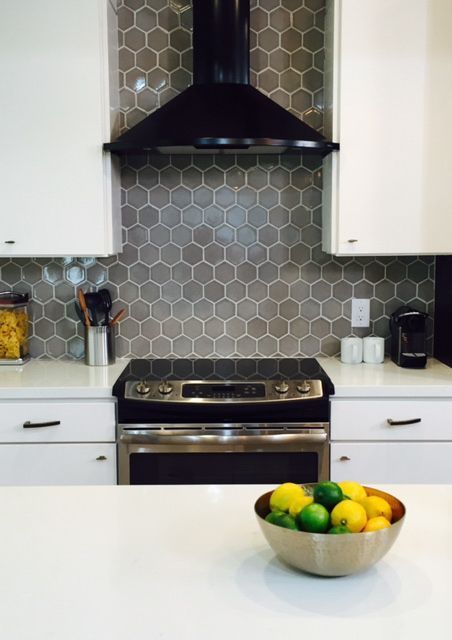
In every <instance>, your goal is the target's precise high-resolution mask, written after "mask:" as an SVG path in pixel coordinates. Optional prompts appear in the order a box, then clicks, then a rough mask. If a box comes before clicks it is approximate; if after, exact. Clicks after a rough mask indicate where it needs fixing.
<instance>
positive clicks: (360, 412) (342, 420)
mask: <svg viewBox="0 0 452 640" xmlns="http://www.w3.org/2000/svg"><path fill="white" fill-rule="evenodd" d="M451 414H452V401H451V400H449V399H444V398H435V399H420V400H418V399H411V398H410V399H407V398H403V399H402V398H393V399H384V398H380V399H378V400H368V399H364V400H360V399H353V400H342V399H333V400H332V402H331V440H333V441H337V440H349V441H361V440H384V441H395V440H408V441H410V440H411V441H415V440H426V441H433V440H443V441H444V440H446V441H447V440H450V441H452V429H451V426H450V419H449V416H450V415H451Z"/></svg>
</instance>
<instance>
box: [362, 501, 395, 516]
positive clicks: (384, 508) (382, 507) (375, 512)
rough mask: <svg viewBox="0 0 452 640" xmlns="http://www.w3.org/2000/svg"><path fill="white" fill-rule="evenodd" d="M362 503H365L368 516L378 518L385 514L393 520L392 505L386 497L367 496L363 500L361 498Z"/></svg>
mask: <svg viewBox="0 0 452 640" xmlns="http://www.w3.org/2000/svg"><path fill="white" fill-rule="evenodd" d="M360 504H362V505H363V507H364V509H365V510H366V514H367V517H368V518H369V520H370V518H376V517H378V516H383V517H384V518H386V520H388V521H389V522H391V520H392V509H391V505H390V504H389V503H388V502H386V500H385V499H384V498H379V497H378V496H367V498H364V499H363V500H360Z"/></svg>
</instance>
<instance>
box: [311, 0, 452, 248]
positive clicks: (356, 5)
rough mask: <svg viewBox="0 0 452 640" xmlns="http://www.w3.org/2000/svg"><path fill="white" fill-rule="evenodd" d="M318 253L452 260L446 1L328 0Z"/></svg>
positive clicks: (451, 72) (450, 49)
mask: <svg viewBox="0 0 452 640" xmlns="http://www.w3.org/2000/svg"><path fill="white" fill-rule="evenodd" d="M327 25H328V26H327V31H326V54H327V56H326V58H327V59H326V74H325V76H326V83H327V86H326V95H327V110H326V111H327V116H328V117H327V122H326V127H325V130H326V134H327V135H328V136H331V137H332V138H333V140H335V141H338V142H340V145H341V148H340V151H339V153H332V154H330V156H328V157H327V158H326V159H325V176H324V182H325V192H324V239H323V241H324V250H325V251H327V252H330V253H334V254H336V255H402V254H440V253H451V252H452V180H451V179H450V167H451V166H452V121H451V117H450V114H451V113H452V83H451V82H450V81H449V79H450V78H451V77H452V38H451V36H450V34H451V32H452V2H448V1H447V0H366V1H365V2H363V1H362V0H331V1H329V3H328V21H327Z"/></svg>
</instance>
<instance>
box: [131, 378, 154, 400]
mask: <svg viewBox="0 0 452 640" xmlns="http://www.w3.org/2000/svg"><path fill="white" fill-rule="evenodd" d="M135 389H136V391H137V393H139V394H141V395H143V396H144V394H146V393H149V391H150V390H151V387H150V386H149V385H148V384H147V383H146V381H145V380H142V381H141V382H138V384H137V385H136V387H135Z"/></svg>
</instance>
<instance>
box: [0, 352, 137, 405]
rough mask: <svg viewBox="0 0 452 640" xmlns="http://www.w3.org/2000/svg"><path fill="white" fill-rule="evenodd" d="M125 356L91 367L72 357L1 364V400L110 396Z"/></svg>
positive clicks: (122, 366)
mask: <svg viewBox="0 0 452 640" xmlns="http://www.w3.org/2000/svg"><path fill="white" fill-rule="evenodd" d="M127 363H128V360H117V361H116V363H115V364H112V365H109V366H106V367H90V366H88V365H86V364H85V363H84V362H79V361H75V360H30V361H29V362H27V363H26V364H24V365H23V366H21V367H15V366H10V365H0V400H1V399H16V398H49V399H51V398H111V396H112V388H113V385H114V383H115V382H116V380H117V378H118V377H119V375H120V374H121V372H122V370H123V369H124V368H125V367H126V365H127Z"/></svg>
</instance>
